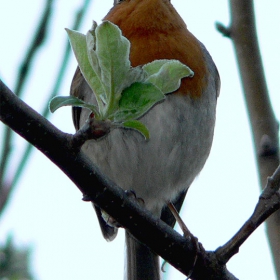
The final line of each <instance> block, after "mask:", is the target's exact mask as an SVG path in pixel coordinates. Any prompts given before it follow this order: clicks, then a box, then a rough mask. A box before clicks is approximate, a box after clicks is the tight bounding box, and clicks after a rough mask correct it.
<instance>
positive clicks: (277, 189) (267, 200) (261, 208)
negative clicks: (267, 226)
mask: <svg viewBox="0 0 280 280" xmlns="http://www.w3.org/2000/svg"><path fill="white" fill-rule="evenodd" d="M277 209H280V166H278V168H277V169H276V171H275V172H274V174H273V175H272V176H271V177H270V178H268V180H267V185H266V188H265V189H264V191H263V193H262V194H261V196H260V197H259V201H258V203H257V206H256V208H255V210H254V213H253V214H252V216H251V217H250V218H249V219H248V220H247V221H246V223H245V224H244V225H243V226H242V227H241V229H240V230H239V231H238V232H237V233H236V234H235V235H234V236H233V237H232V238H231V240H230V241H228V242H227V243H226V244H225V245H223V246H221V247H219V248H218V249H217V250H216V255H217V258H218V260H219V261H220V262H222V263H227V262H228V261H229V259H230V258H231V257H232V256H233V255H235V254H236V253H238V251H239V248H240V246H241V245H242V244H243V243H244V242H245V241H246V240H247V238H248V237H249V236H250V235H251V234H252V233H253V232H254V231H255V230H256V229H257V228H258V226H259V225H261V224H262V223H263V222H264V221H265V220H266V219H267V218H268V217H269V216H270V215H271V214H272V213H274V212H275V211H276V210H277Z"/></svg>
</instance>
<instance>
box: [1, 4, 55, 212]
mask: <svg viewBox="0 0 280 280" xmlns="http://www.w3.org/2000/svg"><path fill="white" fill-rule="evenodd" d="M52 4H53V0H47V1H46V6H45V9H44V12H43V14H42V17H41V19H40V23H39V24H38V27H37V30H36V32H35V34H34V37H33V40H32V42H31V44H30V47H29V49H28V51H27V53H26V55H25V56H24V59H23V61H22V63H21V65H20V67H19V72H18V77H17V79H16V81H17V83H16V86H15V94H16V95H18V96H21V95H22V89H23V88H24V85H25V82H26V79H27V76H28V73H29V70H30V68H31V65H32V63H33V60H34V58H35V55H36V53H37V51H38V49H39V48H40V47H41V46H42V44H43V42H44V40H45V38H46V35H47V27H48V25H49V21H50V18H51V12H52ZM3 135H4V137H3V148H2V158H1V163H0V194H1V189H2V187H3V186H4V180H5V173H6V168H7V165H8V162H9V157H10V153H11V141H12V130H11V129H10V128H9V127H5V128H4V134H3ZM6 187H7V185H6ZM6 191H7V190H5V192H6ZM1 211H2V209H0V214H1Z"/></svg>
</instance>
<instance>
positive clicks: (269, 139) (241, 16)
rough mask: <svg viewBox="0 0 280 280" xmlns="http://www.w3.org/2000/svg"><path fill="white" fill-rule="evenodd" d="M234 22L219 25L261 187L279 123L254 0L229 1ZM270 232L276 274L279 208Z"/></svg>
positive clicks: (273, 157) (273, 162)
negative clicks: (235, 72) (230, 50)
mask: <svg viewBox="0 0 280 280" xmlns="http://www.w3.org/2000/svg"><path fill="white" fill-rule="evenodd" d="M230 13H231V24H230V26H229V27H228V28H225V27H223V26H222V25H220V24H218V26H217V27H218V29H219V30H220V31H221V32H222V33H223V34H224V35H225V36H228V37H230V38H231V39H232V42H233V45H234V48H235V53H236V58H237V62H238V67H239V73H240V77H241V82H242V86H243V92H244V97H245V101H246V105H247V110H248V114H249V119H250V123H251V130H252V134H253V142H254V149H255V157H256V160H257V166H258V171H259V172H258V173H259V181H260V185H261V187H262V188H264V187H265V185H266V180H267V177H268V176H270V175H271V174H272V173H273V172H274V170H275V169H276V168H277V166H278V165H279V139H278V123H277V121H276V118H275V116H274V113H273V110H272V107H271V103H270V99H269V94H268V89H267V85H266V80H265V75H264V70H263V64H262V60H261V55H260V50H259V45H258V39H257V33H256V26H255V16H254V5H253V0H248V1H243V0H231V1H230ZM267 232H268V238H269V242H270V247H271V251H272V254H273V258H274V262H275V268H276V271H277V272H276V274H277V275H278V276H279V275H280V234H279V232H280V211H277V212H276V213H274V214H273V215H272V216H271V217H270V218H269V219H268V220H267Z"/></svg>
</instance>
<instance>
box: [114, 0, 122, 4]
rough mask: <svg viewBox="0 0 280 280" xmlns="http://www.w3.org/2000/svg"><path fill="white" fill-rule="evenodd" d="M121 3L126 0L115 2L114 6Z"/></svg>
mask: <svg viewBox="0 0 280 280" xmlns="http://www.w3.org/2000/svg"><path fill="white" fill-rule="evenodd" d="M121 2H124V0H114V5H117V4H120V3H121Z"/></svg>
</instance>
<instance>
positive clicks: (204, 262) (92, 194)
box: [0, 81, 236, 280]
mask: <svg viewBox="0 0 280 280" xmlns="http://www.w3.org/2000/svg"><path fill="white" fill-rule="evenodd" d="M0 95H1V104H0V119H1V121H2V122H4V123H5V124H7V125H9V126H10V127H11V128H12V129H13V130H14V131H15V132H17V133H18V134H19V135H21V136H22V137H24V138H25V139H26V140H27V141H29V142H30V143H31V144H32V145H34V146H35V147H36V148H37V149H39V150H40V151H41V152H42V153H43V154H45V155H46V156H47V157H48V158H49V159H50V160H51V161H52V162H53V163H55V164H56V165H57V166H58V167H59V168H60V169H61V170H62V171H63V172H64V173H65V174H66V175H67V176H68V177H69V178H70V179H71V180H72V181H73V182H74V184H76V186H77V187H78V188H79V189H80V190H81V192H82V193H83V194H84V195H85V196H86V197H87V198H90V200H91V201H93V202H94V203H95V204H97V205H98V206H100V207H101V208H102V209H104V210H105V211H106V212H107V213H108V214H109V215H110V216H112V217H113V218H114V219H115V220H117V221H118V222H119V223H120V224H121V225H122V226H123V227H124V228H126V229H127V230H128V231H129V232H130V233H131V234H132V235H133V236H135V237H136V238H137V239H138V240H140V241H141V242H143V243H145V244H147V246H148V247H150V248H151V249H152V250H154V252H155V253H157V254H158V255H160V256H161V257H163V258H164V259H165V260H166V261H168V262H169V263H170V264H172V265H173V266H174V267H175V268H177V269H178V270H180V271H181V272H182V273H184V274H185V275H188V274H189V272H190V271H192V270H193V272H192V279H194V280H206V279H207V280H209V279H220V280H234V279H236V278H235V277H234V276H233V275H232V274H231V273H230V272H228V270H227V269H226V266H225V265H224V264H221V263H220V262H219V261H218V260H217V258H216V255H215V253H214V252H207V251H205V250H204V248H203V246H202V245H201V244H199V251H197V247H196V246H195V245H194V244H193V241H192V239H191V238H184V237H183V236H181V235H179V234H178V233H177V232H175V231H174V230H173V229H172V228H170V227H169V226H168V225H166V224H165V223H164V222H163V221H161V220H160V219H155V218H154V217H153V216H152V215H151V214H150V212H148V211H147V210H146V209H144V208H143V207H142V206H141V205H139V204H137V203H135V201H134V199H131V198H129V197H128V196H127V195H126V193H125V192H124V191H123V190H122V189H121V188H119V187H117V186H116V185H115V184H114V183H113V182H111V181H110V180H108V179H107V178H105V177H104V176H103V175H102V174H100V172H99V170H98V168H97V167H95V166H94V165H92V163H91V162H90V161H89V160H88V159H87V158H86V157H85V156H84V155H83V154H82V153H81V152H80V149H79V148H77V147H76V146H73V143H75V141H73V136H72V135H70V134H66V133H62V132H61V131H60V130H58V129H57V128H55V127H54V126H53V125H52V124H50V123H49V122H48V121H47V120H46V119H45V118H43V117H42V116H40V115H39V114H38V113H37V112H35V111H34V110H33V109H31V108H30V107H29V106H28V105H26V104H25V103H24V102H23V101H21V100H20V99H18V98H17V97H16V95H14V94H13V93H12V92H11V91H10V90H9V89H8V88H7V87H6V86H5V85H4V84H3V82H2V81H0ZM132 220H133V222H132ZM196 257H197V261H196V265H195V267H194V268H193V263H194V259H195V258H196Z"/></svg>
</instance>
